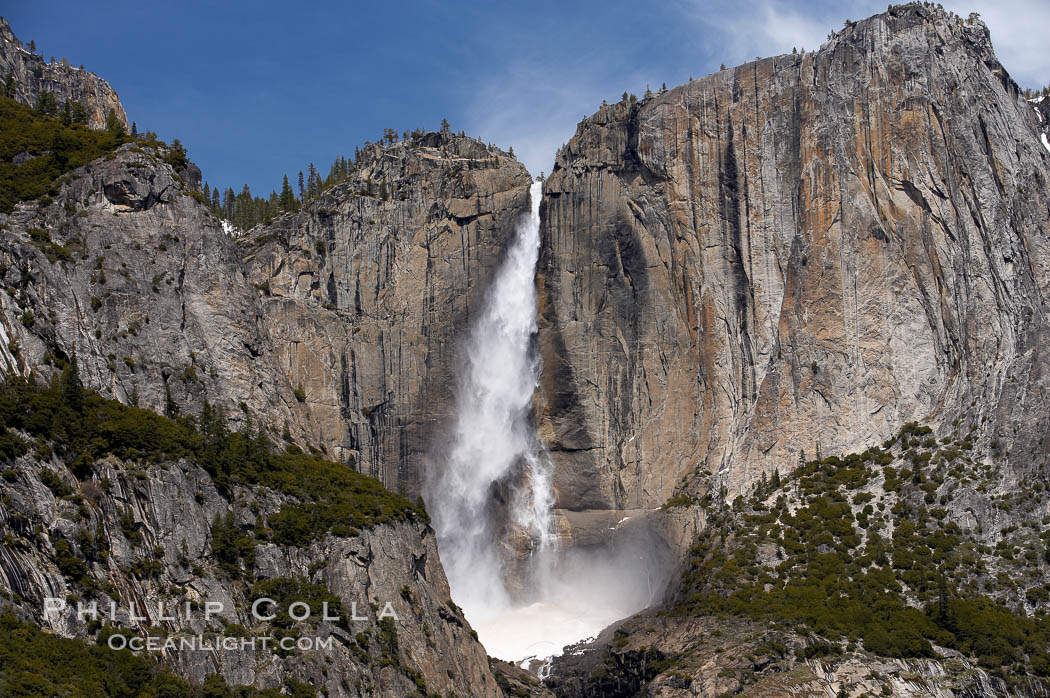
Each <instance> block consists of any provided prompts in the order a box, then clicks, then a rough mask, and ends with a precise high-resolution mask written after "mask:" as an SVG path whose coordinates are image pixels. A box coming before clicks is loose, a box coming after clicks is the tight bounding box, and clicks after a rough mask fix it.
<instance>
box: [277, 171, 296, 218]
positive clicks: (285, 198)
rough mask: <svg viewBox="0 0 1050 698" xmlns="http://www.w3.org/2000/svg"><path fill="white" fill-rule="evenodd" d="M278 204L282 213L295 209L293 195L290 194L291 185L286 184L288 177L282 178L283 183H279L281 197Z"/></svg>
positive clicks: (292, 193)
mask: <svg viewBox="0 0 1050 698" xmlns="http://www.w3.org/2000/svg"><path fill="white" fill-rule="evenodd" d="M279 203H280V206H281V210H282V211H292V210H294V209H295V193H294V192H292V185H290V184H288V175H285V176H284V181H283V182H282V183H281V196H280V201H279Z"/></svg>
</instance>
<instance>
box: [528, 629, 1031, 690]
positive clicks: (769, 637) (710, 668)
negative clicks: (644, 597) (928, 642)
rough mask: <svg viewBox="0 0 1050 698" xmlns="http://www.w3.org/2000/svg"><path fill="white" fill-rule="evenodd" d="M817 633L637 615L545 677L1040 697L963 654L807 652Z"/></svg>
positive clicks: (562, 685)
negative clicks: (902, 655)
mask: <svg viewBox="0 0 1050 698" xmlns="http://www.w3.org/2000/svg"><path fill="white" fill-rule="evenodd" d="M812 644H813V641H812V639H808V638H806V637H805V636H803V635H800V634H797V633H794V632H790V631H785V630H780V629H770V628H769V627H767V626H763V625H760V624H756V623H750V622H747V621H741V620H738V619H724V618H667V617H657V616H652V615H649V616H645V615H643V616H638V617H635V618H631V619H630V620H628V621H626V622H624V623H622V624H617V625H616V626H613V627H611V628H609V629H608V630H606V631H605V632H604V633H602V637H600V638H599V639H598V640H597V641H596V642H594V643H593V644H589V645H581V646H578V647H576V648H574V649H573V650H572V651H571V652H568V653H566V655H565V656H564V657H563V658H559V659H558V660H557V662H556V665H555V669H554V673H553V674H552V676H551V678H550V679H549V680H548V682H547V684H548V686H549V687H550V688H551V689H552V690H553V691H554V692H555V694H556V695H558V696H563V697H565V698H591V697H592V696H593V697H597V696H602V697H603V698H617V697H619V696H624V697H626V696H636V695H637V696H661V698H692V697H694V696H702V697H703V698H708V697H711V698H713V697H714V696H723V695H744V696H755V697H756V698H757V697H758V696H762V697H763V698H767V697H768V698H789V697H791V696H799V695H809V696H829V697H831V696H841V695H850V696H861V695H872V696H878V695H881V696H893V697H895V698H919V697H920V696H922V697H926V698H955V697H957V696H983V697H987V698H1007V697H1008V696H1019V695H1024V696H1042V695H1046V691H1047V690H1048V688H1050V687H1048V686H1047V685H1046V683H1045V682H1044V681H1040V680H1038V679H1031V680H1027V681H1024V682H1022V683H1021V684H1020V685H1009V684H1007V683H1006V682H1004V681H1003V680H1002V679H1000V678H997V677H995V676H992V675H990V674H989V673H988V672H986V671H984V670H982V669H979V668H977V667H975V666H974V665H973V664H972V663H970V662H969V661H968V660H967V659H966V658H965V657H963V656H961V655H959V654H958V653H954V652H948V653H947V656H945V657H943V658H941V659H937V660H933V659H912V660H905V659H887V658H883V657H876V656H873V655H871V654H869V653H866V652H863V651H859V650H858V651H849V652H844V653H839V654H835V655H832V656H825V657H820V658H817V659H806V658H804V655H805V649H806V647H807V646H809V645H812Z"/></svg>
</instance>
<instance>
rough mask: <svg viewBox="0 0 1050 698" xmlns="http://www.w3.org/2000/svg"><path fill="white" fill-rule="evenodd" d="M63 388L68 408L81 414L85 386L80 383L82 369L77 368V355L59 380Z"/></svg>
mask: <svg viewBox="0 0 1050 698" xmlns="http://www.w3.org/2000/svg"><path fill="white" fill-rule="evenodd" d="M59 380H60V383H61V387H62V399H63V401H64V402H65V403H66V407H68V408H69V409H71V410H73V412H76V413H79V412H80V410H81V409H82V408H83V406H84V385H83V383H81V382H80V369H79V367H78V366H77V355H76V352H74V353H73V356H72V358H70V360H69V363H67V364H66V366H65V368H63V369H62V375H61V377H60V378H59Z"/></svg>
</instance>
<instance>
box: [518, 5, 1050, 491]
mask: <svg viewBox="0 0 1050 698" xmlns="http://www.w3.org/2000/svg"><path fill="white" fill-rule="evenodd" d="M1048 178H1050V153H1048V152H1047V149H1046V148H1044V147H1043V145H1042V143H1041V142H1040V136H1039V131H1038V117H1037V115H1036V113H1035V111H1034V110H1033V109H1032V108H1031V106H1030V105H1028V104H1026V103H1025V102H1024V101H1023V99H1021V98H1020V94H1019V91H1018V88H1017V86H1016V85H1015V84H1014V82H1013V81H1012V80H1011V79H1010V77H1009V76H1008V74H1007V73H1006V71H1005V69H1004V68H1003V67H1002V66H1001V65H1000V64H999V62H998V61H997V60H996V58H995V55H994V53H993V51H992V47H991V44H990V41H989V34H988V30H987V28H986V27H985V26H984V25H983V24H982V23H981V22H980V20H978V19H976V18H973V17H971V18H969V19H961V18H958V17H955V16H953V15H950V14H949V13H946V12H944V11H942V10H938V9H932V8H926V7H923V6H920V5H906V6H900V7H894V8H891V10H890V11H889V12H887V13H885V14H881V15H877V16H875V17H872V18H870V19H866V20H863V21H861V22H857V23H852V24H849V25H848V26H847V27H846V28H845V29H844V30H842V31H840V32H839V33H837V34H835V35H834V36H833V37H831V38H830V39H829V40H828V42H827V43H826V44H824V46H822V47H821V48H820V50H819V51H816V52H813V53H801V54H794V55H784V56H777V57H774V58H767V59H763V60H758V61H756V62H753V63H748V64H745V65H742V66H740V67H737V68H733V69H729V70H723V71H721V72H718V73H715V74H713V75H710V76H708V77H705V78H703V79H700V80H693V81H691V82H689V83H687V84H685V85H681V86H679V87H676V88H674V89H672V90H668V91H663V90H661V92H660V93H659V94H655V95H647V96H646V97H645V98H644V99H642V100H640V101H636V100H635V99H634V98H631V99H630V100H625V101H622V102H620V103H618V104H611V105H605V106H603V107H602V108H601V109H600V110H599V111H598V112H597V113H595V114H594V115H593V116H590V117H588V118H586V119H584V121H583V122H581V124H580V125H579V127H578V129H577V132H576V134H575V136H574V137H573V138H572V139H571V140H570V141H569V143H568V144H567V145H566V146H565V147H563V148H562V150H561V151H560V152H559V153H558V156H557V160H556V163H555V166H554V169H553V171H552V173H551V175H550V177H549V178H548V179H547V181H546V183H545V187H544V209H543V210H544V216H543V228H542V240H543V244H542V251H541V259H540V265H539V270H538V281H537V283H538V285H539V296H540V313H541V329H540V348H541V351H542V356H543V376H542V386H541V387H542V394H541V395H540V396H539V397H538V399H537V405H536V412H537V421H538V423H539V424H540V427H541V431H542V433H543V435H544V436H545V438H546V439H547V441H548V443H549V445H550V448H551V452H552V455H553V457H554V459H555V462H556V466H557V473H556V477H555V485H556V488H557V504H558V506H560V507H562V508H566V509H619V510H626V509H635V508H653V507H658V506H660V505H661V504H662V503H664V502H665V501H666V500H667V499H668V498H669V497H670V496H671V495H672V494H674V493H675V492H676V491H678V490H679V489H682V488H685V489H686V490H687V491H694V490H702V489H704V488H706V487H709V486H714V487H718V488H720V487H722V486H724V487H725V488H726V490H725V495H726V496H728V497H730V498H731V497H733V496H735V495H737V494H740V493H745V492H747V491H749V490H750V488H751V487H752V486H753V485H754V484H755V483H756V482H757V481H758V480H759V478H760V477H761V475H762V474H763V473H764V474H771V473H772V472H773V471H774V470H775V469H779V470H780V472H782V473H784V472H787V471H789V470H791V469H793V468H794V467H795V466H796V464H797V463H798V461H799V458H800V452H804V453H805V455H806V457H807V458H812V457H813V456H814V455H815V454H817V453H823V455H831V454H835V453H842V452H846V451H848V450H862V449H863V448H864V447H865V446H868V445H872V444H875V443H878V442H881V441H882V440H883V439H885V438H886V437H887V436H889V435H890V434H893V433H895V432H896V431H897V429H898V428H899V427H900V426H901V425H902V424H903V423H905V422H908V421H911V420H923V421H927V422H931V423H933V424H935V425H944V424H947V423H952V422H954V421H955V420H959V423H960V424H964V425H966V426H970V425H973V426H974V427H975V428H976V430H977V431H976V433H975V438H977V439H979V440H980V439H983V440H984V441H983V443H985V444H987V443H990V442H992V441H996V443H997V448H998V449H999V452H1000V454H1001V461H1002V462H1003V464H1004V467H1005V469H1006V472H1007V475H1006V477H1007V478H1008V479H1009V480H1010V482H1012V483H1013V484H1014V485H1018V484H1019V483H1022V482H1023V481H1024V480H1025V478H1026V477H1028V476H1031V475H1032V474H1033V473H1034V472H1035V470H1034V469H1035V468H1036V467H1037V464H1041V463H1042V461H1043V460H1044V459H1045V445H1044V439H1045V437H1046V435H1047V426H1048V418H1047V410H1046V409H1045V407H1044V405H1043V404H1042V401H1043V397H1042V396H1043V395H1045V394H1046V392H1045V391H1046V388H1047V376H1046V375H1045V368H1044V367H1045V365H1046V361H1047V356H1046V354H1045V351H1046V350H1045V346H1046V340H1047V337H1048V336H1050V333H1048V324H1047V305H1046V302H1047V298H1046V293H1047V283H1048V280H1050V275H1048V263H1050V257H1048V253H1050V249H1048V244H1047V238H1048V220H1050V210H1048V202H1050V194H1048ZM709 476H713V478H711V477H709ZM712 480H713V483H714V484H713V485H711V484H703V483H710V482H712Z"/></svg>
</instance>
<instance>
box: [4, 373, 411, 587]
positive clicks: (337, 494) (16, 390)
mask: <svg viewBox="0 0 1050 698" xmlns="http://www.w3.org/2000/svg"><path fill="white" fill-rule="evenodd" d="M20 434H26V435H28V436H29V438H30V439H31V440H32V442H33V444H36V448H37V450H38V451H41V446H43V445H46V448H47V450H48V451H49V453H54V454H55V455H57V456H58V457H60V458H61V459H62V460H63V461H64V462H65V463H67V464H68V465H69V467H70V470H71V471H72V472H73V474H74V475H75V476H76V477H77V478H79V479H85V478H88V477H90V476H91V474H92V472H93V467H94V464H95V462H96V461H98V460H99V459H101V458H103V457H105V456H108V455H112V456H116V457H117V458H120V459H122V460H124V461H130V462H139V463H141V464H143V465H149V464H155V463H160V462H163V461H170V460H174V459H178V458H186V459H189V460H193V461H195V462H197V463H199V464H200V465H201V466H202V467H204V468H205V469H206V470H207V471H208V473H209V474H210V475H211V476H212V477H213V479H214V481H215V484H216V486H217V487H218V488H219V489H220V491H227V492H229V491H230V490H231V488H232V487H233V486H235V485H245V486H262V487H268V488H270V489H273V490H276V491H278V492H281V493H283V494H285V495H288V496H290V497H292V498H294V501H292V502H289V503H288V504H286V505H285V506H284V507H282V508H281V510H280V511H279V512H278V513H276V514H275V515H273V516H271V517H270V519H269V521H268V523H269V525H270V527H271V528H272V536H273V539H274V540H275V541H277V542H279V543H286V544H292V545H300V546H302V545H307V544H309V543H310V542H311V541H312V540H315V539H316V538H318V537H320V536H323V535H325V534H326V533H327V532H329V531H331V532H332V533H334V534H336V535H344V536H346V535H354V534H356V532H357V531H356V529H358V528H370V527H372V526H376V525H379V524H383V523H390V522H394V521H402V520H424V521H425V520H427V516H426V512H425V511H424V509H423V505H422V503H421V502H416V503H413V502H411V501H409V500H408V499H406V498H404V497H402V496H400V495H397V494H394V493H392V492H390V491H389V490H387V489H386V488H385V487H383V485H382V484H381V483H380V482H379V481H378V480H375V479H373V478H371V477H368V476H366V475H362V474H361V473H358V472H356V471H355V470H353V468H351V467H350V466H349V465H346V464H342V463H333V462H331V461H328V460H325V459H324V458H322V457H321V456H319V455H317V454H316V453H305V452H303V451H302V450H301V449H299V448H298V447H297V446H295V445H292V444H289V445H287V446H286V447H285V448H284V450H282V451H277V450H275V446H274V444H273V443H271V441H270V440H269V438H268V437H267V436H266V434H265V433H264V432H263V431H262V430H261V429H259V430H254V429H252V428H251V427H250V426H249V427H248V428H246V429H245V430H244V431H230V430H229V429H228V428H227V426H226V420H225V419H224V418H223V416H222V415H221V414H218V413H217V412H216V411H215V410H213V409H212V408H211V407H210V406H209V405H208V404H205V405H204V407H203V409H202V411H201V415H200V417H199V418H193V417H179V418H171V417H165V416H162V415H159V414H157V413H155V412H151V411H149V410H145V409H141V408H138V407H131V406H128V405H123V404H121V403H119V402H117V401H115V400H107V399H105V398H103V397H102V396H101V395H99V394H97V393H94V392H91V391H88V390H85V389H84V388H83V387H82V386H81V383H80V379H79V377H78V373H77V368H76V359H75V358H74V359H73V360H72V361H71V362H69V363H68V364H66V365H65V367H64V368H63V370H62V372H61V374H60V375H59V376H58V378H57V379H56V380H54V381H52V383H51V384H50V385H48V386H42V385H38V384H36V383H35V382H33V381H32V380H31V379H30V380H26V379H22V378H14V379H12V380H10V381H9V382H7V383H5V384H3V385H0V455H3V456H4V457H5V458H6V459H8V460H10V459H11V458H13V457H15V456H18V455H21V454H24V453H26V452H27V451H28V450H29V449H30V447H31V444H30V442H29V441H27V440H26V439H24V438H23V437H22V436H21V435H20ZM41 454H42V453H41ZM53 480H54V482H51V483H49V484H48V486H49V487H52V489H53V490H54V489H55V488H62V487H68V486H67V485H65V484H64V483H62V482H61V481H60V480H59V479H58V478H57V476H55V477H54V478H53ZM64 494H68V491H66V492H64ZM215 523H216V525H217V526H218V528H217V530H218V532H219V533H220V536H219V538H218V544H219V547H218V550H217V554H218V555H219V559H220V562H221V563H222V564H223V565H224V567H227V568H231V567H232V566H235V565H236V564H237V561H238V560H240V559H245V560H246V559H247V557H248V555H249V553H248V552H247V551H248V549H249V548H250V545H249V544H248V543H247V542H246V541H245V540H244V538H245V536H244V534H241V533H240V532H239V531H236V527H235V526H233V521H232V519H223V520H221V521H217V522H215ZM231 528H232V529H233V530H230V529H231Z"/></svg>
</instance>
